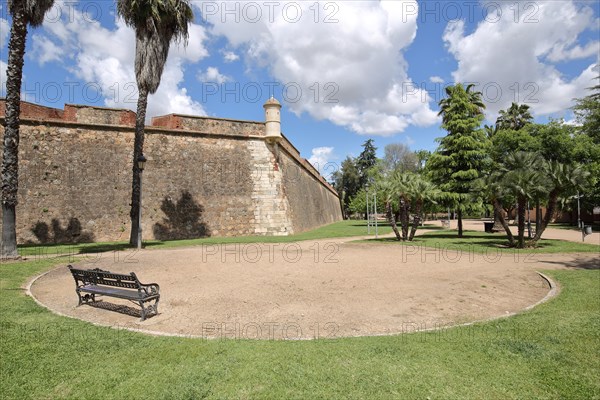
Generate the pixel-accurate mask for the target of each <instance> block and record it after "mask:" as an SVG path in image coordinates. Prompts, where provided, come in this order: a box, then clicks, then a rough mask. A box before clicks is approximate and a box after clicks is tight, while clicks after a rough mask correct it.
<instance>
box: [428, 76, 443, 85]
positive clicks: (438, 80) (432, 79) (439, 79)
mask: <svg viewBox="0 0 600 400" xmlns="http://www.w3.org/2000/svg"><path fill="white" fill-rule="evenodd" d="M429 81H430V82H431V83H444V78H442V77H439V76H431V77H429Z"/></svg>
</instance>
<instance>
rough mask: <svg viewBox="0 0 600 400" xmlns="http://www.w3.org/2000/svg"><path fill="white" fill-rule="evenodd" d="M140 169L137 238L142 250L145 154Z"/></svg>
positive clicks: (139, 163)
mask: <svg viewBox="0 0 600 400" xmlns="http://www.w3.org/2000/svg"><path fill="white" fill-rule="evenodd" d="M137 164H138V169H139V170H140V204H139V212H138V237H137V248H138V250H141V249H142V172H144V167H145V166H146V157H144V154H140V156H139V157H138V159H137Z"/></svg>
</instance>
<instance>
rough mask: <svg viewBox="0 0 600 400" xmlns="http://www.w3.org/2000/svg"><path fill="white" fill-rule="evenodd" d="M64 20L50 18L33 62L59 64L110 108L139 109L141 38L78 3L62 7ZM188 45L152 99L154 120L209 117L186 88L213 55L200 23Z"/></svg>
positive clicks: (174, 49)
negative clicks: (197, 66)
mask: <svg viewBox="0 0 600 400" xmlns="http://www.w3.org/2000/svg"><path fill="white" fill-rule="evenodd" d="M57 7H59V8H69V9H68V12H61V13H58V14H57V15H60V16H61V18H46V21H45V22H44V25H43V27H44V32H45V35H42V34H36V35H34V36H33V40H32V42H33V43H32V47H33V51H32V57H33V58H34V59H35V60H37V62H38V63H40V64H41V65H43V64H44V63H47V62H58V63H60V64H62V65H63V66H64V68H66V69H67V70H69V71H70V72H71V73H72V74H73V75H74V76H76V77H77V78H79V79H81V80H83V81H84V82H85V83H84V85H87V86H88V87H94V88H96V89H97V91H99V92H101V93H102V95H103V96H104V103H105V105H106V106H108V107H121V108H128V109H131V110H135V109H136V106H137V85H136V79H135V72H134V60H135V34H134V32H133V30H132V29H131V28H129V27H127V26H126V25H125V23H124V22H123V21H122V20H120V19H117V20H116V21H115V24H116V27H115V28H114V29H108V28H106V27H103V26H102V25H101V24H100V23H99V22H98V21H94V20H93V19H91V18H90V17H89V16H86V15H85V14H83V13H81V12H80V11H78V10H77V9H75V8H73V5H72V4H66V3H63V2H57ZM189 33H190V37H189V42H188V46H187V47H184V46H183V44H182V43H172V44H171V49H170V52H169V57H168V59H167V63H166V65H165V69H164V72H163V75H162V79H161V84H160V87H159V89H158V91H157V92H156V93H155V94H154V95H150V96H149V98H148V110H147V115H148V118H150V117H152V116H155V115H161V114H168V113H182V114H196V115H206V112H205V110H204V108H203V107H202V105H201V104H200V103H198V102H196V101H195V100H193V99H192V97H191V96H190V95H189V94H188V93H187V90H186V89H185V88H184V87H183V79H184V70H185V66H186V64H188V63H195V62H198V61H199V60H201V59H202V58H204V57H206V56H207V55H208V51H207V50H206V48H205V46H204V42H205V39H206V32H205V30H204V28H203V27H202V26H200V25H198V24H192V25H191V26H190V28H189Z"/></svg>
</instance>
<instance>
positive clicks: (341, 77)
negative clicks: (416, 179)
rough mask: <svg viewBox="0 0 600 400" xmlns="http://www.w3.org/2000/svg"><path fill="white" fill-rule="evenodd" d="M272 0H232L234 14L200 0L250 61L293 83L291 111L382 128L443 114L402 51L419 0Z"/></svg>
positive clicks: (214, 27) (387, 131) (370, 130)
mask: <svg viewBox="0 0 600 400" xmlns="http://www.w3.org/2000/svg"><path fill="white" fill-rule="evenodd" d="M267 3H268V2H265V3H256V2H248V1H242V2H235V4H229V3H228V5H227V7H229V8H228V10H229V11H232V10H233V11H232V13H231V14H228V13H226V12H225V10H224V7H225V5H224V4H225V3H220V4H219V3H214V2H197V3H194V4H195V5H196V6H197V7H198V8H199V9H200V10H201V11H204V13H203V17H204V18H206V20H207V21H208V22H209V24H210V25H211V28H210V29H211V32H212V33H213V34H215V35H222V36H224V37H226V38H227V40H228V42H229V46H233V47H234V49H235V50H236V51H238V52H241V53H243V54H244V55H245V57H244V59H245V60H246V62H247V63H248V66H249V68H250V69H252V68H253V67H258V68H267V69H268V70H269V72H270V74H271V75H272V76H273V77H274V78H275V79H276V80H277V81H278V82H279V83H280V84H281V85H282V86H285V87H286V88H287V89H288V90H287V92H284V99H283V100H284V101H286V106H287V107H289V108H290V109H291V110H292V111H293V112H295V113H296V114H298V115H299V114H302V113H305V112H306V113H309V114H310V115H311V116H313V117H314V118H316V119H319V120H323V119H327V120H329V121H332V122H333V123H335V124H338V125H341V126H344V127H347V128H348V129H351V130H353V131H355V132H357V133H360V134H369V135H383V136H389V135H393V134H396V133H399V132H402V131H403V130H404V129H406V128H407V127H408V126H410V125H418V126H428V125H432V124H434V123H436V122H437V117H436V115H435V113H434V112H433V111H432V110H431V109H430V101H432V99H431V98H430V97H429V96H428V94H427V93H426V92H424V91H422V90H421V89H419V88H418V87H414V85H413V86H411V84H412V83H411V80H410V78H409V76H408V74H407V63H406V60H405V59H404V57H403V54H402V51H403V50H405V49H406V48H407V47H408V46H409V45H410V44H411V43H412V41H413V40H414V38H415V35H416V31H417V8H418V6H417V2H416V1H399V0H383V1H377V2H375V1H347V2H342V1H311V2H294V1H283V2H271V3H269V4H271V6H270V7H268V6H266V4H267ZM257 6H259V7H258V8H257ZM236 7H237V12H236V11H235V10H236ZM397 95H400V96H399V98H397V97H396V96H397Z"/></svg>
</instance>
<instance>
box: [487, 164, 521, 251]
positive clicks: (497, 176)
mask: <svg viewBox="0 0 600 400" xmlns="http://www.w3.org/2000/svg"><path fill="white" fill-rule="evenodd" d="M502 176H503V175H502V173H501V172H499V171H493V172H491V173H490V174H488V175H486V176H484V177H482V178H480V181H479V191H480V192H481V193H482V194H483V195H484V196H485V198H487V199H488V200H489V202H490V203H491V204H492V207H493V208H494V222H496V221H498V223H500V226H501V227H502V228H503V229H504V231H505V232H506V236H507V238H508V244H509V245H510V246H511V247H512V246H514V245H515V239H514V236H513V234H512V232H511V230H510V227H509V226H508V222H507V221H506V219H505V218H504V207H503V204H502V201H503V197H505V196H506V190H505V188H504V187H503V185H502V183H501V181H502ZM495 225H496V224H495V223H494V229H497V228H496V226H495Z"/></svg>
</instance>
